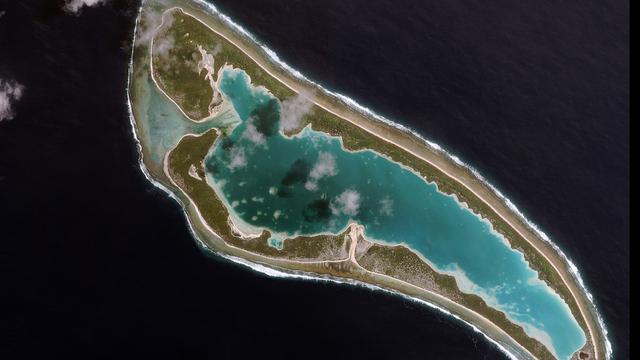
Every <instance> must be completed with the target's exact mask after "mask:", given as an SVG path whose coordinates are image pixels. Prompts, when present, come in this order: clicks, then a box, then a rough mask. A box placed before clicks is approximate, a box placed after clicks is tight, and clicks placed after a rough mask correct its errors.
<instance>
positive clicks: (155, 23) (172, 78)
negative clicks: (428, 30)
mask: <svg viewBox="0 0 640 360" xmlns="http://www.w3.org/2000/svg"><path fill="white" fill-rule="evenodd" d="M209 10H210V9H208V8H207V7H206V6H204V5H203V4H201V3H197V2H191V1H177V0H176V1H162V2H154V1H147V2H145V3H144V4H143V5H142V8H141V12H140V16H139V19H138V25H137V27H136V36H135V41H134V51H133V55H132V56H133V58H132V69H131V76H130V84H129V94H130V103H131V106H132V115H133V116H132V118H133V125H134V130H135V134H136V136H137V139H138V141H139V143H140V148H141V154H142V165H143V168H144V169H145V171H148V173H149V175H150V177H151V178H152V179H153V180H154V181H157V182H158V183H159V184H162V185H163V186H164V187H166V188H167V189H168V190H169V191H170V192H171V193H172V194H174V195H175V196H177V197H178V198H179V199H180V201H181V202H182V204H183V205H184V207H185V211H186V213H187V215H188V218H189V221H190V225H191V226H192V228H193V230H194V232H195V234H196V235H197V237H198V239H199V240H200V241H201V242H202V243H203V244H204V246H206V247H207V248H208V249H211V250H212V251H216V252H219V253H222V254H226V255H230V256H235V257H240V258H243V259H247V260H249V261H252V262H255V263H260V264H263V265H267V266H271V267H276V268H279V269H285V270H289V271H304V272H309V273H314V274H324V275H330V276H334V277H337V278H343V279H351V280H355V281H360V282H364V283H369V284H373V285H376V286H379V287H383V288H386V289H392V290H395V291H398V292H400V293H402V294H405V295H407V296H410V297H413V298H417V299H422V300H424V301H427V302H429V303H432V304H436V305H438V306H440V307H442V308H445V309H447V310H448V311H450V312H451V313H453V314H455V315H456V316H458V317H459V318H461V319H463V320H464V321H466V322H468V323H470V324H473V325H474V326H476V327H477V328H479V329H480V330H481V331H482V332H483V333H485V334H486V335H488V336H489V337H490V338H491V339H492V340H493V341H495V342H497V343H498V344H500V345H501V346H502V347H503V348H505V349H507V351H509V352H510V353H512V354H516V355H517V356H518V357H523V358H539V359H543V358H544V359H547V358H560V359H568V358H581V359H585V358H605V357H606V354H605V345H604V342H605V339H604V336H603V333H602V329H601V327H600V325H599V323H598V321H597V314H596V312H595V309H593V306H592V304H591V303H590V301H589V299H588V297H587V294H586V293H585V292H584V289H583V288H582V287H581V286H580V284H579V283H578V281H577V279H576V278H575V277H574V275H573V274H572V272H571V268H570V264H569V263H568V262H567V261H566V259H565V258H564V257H563V256H562V255H561V254H560V253H559V252H558V250H557V248H555V247H553V246H552V244H550V243H549V242H546V241H545V239H541V238H540V237H539V235H538V234H536V233H535V231H533V229H531V228H530V227H529V226H528V224H526V223H525V222H524V221H523V219H521V218H520V217H519V216H518V214H516V213H514V211H513V210H512V209H510V208H509V206H508V205H507V204H505V202H504V199H501V198H500V197H499V195H498V194H496V193H495V191H494V190H493V189H491V188H490V187H489V186H487V185H486V184H485V183H484V182H482V181H481V179H479V178H478V177H477V176H476V174H474V173H473V172H472V171H470V170H469V169H468V168H465V167H464V166H461V165H460V164H459V163H456V162H455V161H454V160H453V159H452V158H451V157H448V156H446V154H445V153H443V152H442V151H441V150H439V149H438V148H434V147H430V146H429V144H426V143H425V142H424V141H422V140H421V139H420V138H418V137H417V136H415V135H414V134H412V133H409V132H406V131H402V130H401V129H398V128H396V127H394V126H392V124H389V123H385V122H383V121H380V120H379V119H377V118H375V117H374V116H371V114H368V113H367V112H363V111H362V110H361V109H358V108H356V107H354V106H352V104H350V103H349V102H348V101H345V99H343V98H340V97H336V96H333V95H332V94H329V93H327V92H326V91H324V90H323V89H321V88H319V87H317V86H315V85H314V84H312V83H310V82H306V81H304V80H303V79H301V78H300V77H296V76H295V74H292V73H291V71H290V69H286V68H283V67H282V66H280V65H278V64H277V63H274V62H273V61H272V60H270V58H269V57H268V56H267V55H268V54H267V53H265V51H264V49H263V48H261V47H260V46H259V45H258V44H255V43H254V42H253V40H252V39H251V38H250V37H249V36H247V34H243V33H242V32H238V30H237V29H234V28H233V27H232V26H230V25H229V23H228V21H226V20H225V18H224V17H221V16H220V15H219V14H215V13H212V12H211V11H209Z"/></svg>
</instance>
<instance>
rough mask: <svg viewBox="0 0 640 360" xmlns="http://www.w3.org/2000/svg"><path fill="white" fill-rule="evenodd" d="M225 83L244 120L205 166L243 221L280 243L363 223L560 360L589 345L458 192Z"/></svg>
mask: <svg viewBox="0 0 640 360" xmlns="http://www.w3.org/2000/svg"><path fill="white" fill-rule="evenodd" d="M218 88H219V90H220V91H221V92H222V93H223V94H224V96H225V97H226V99H227V100H229V101H230V103H231V104H232V105H233V108H234V110H235V112H236V114H237V119H238V121H239V123H238V124H237V125H236V126H235V128H233V130H232V131H231V132H230V134H229V135H228V136H227V137H224V138H222V139H221V141H217V142H216V144H215V145H214V147H213V148H212V149H211V151H210V153H209V155H208V156H207V158H206V160H205V162H206V170H207V173H208V176H209V178H210V179H211V180H212V181H213V182H215V184H216V186H215V187H216V190H217V192H218V195H219V196H220V197H221V198H222V199H223V200H224V202H225V203H227V204H228V205H229V207H230V208H231V209H230V211H231V212H232V213H233V214H234V217H235V218H237V219H239V220H240V221H241V222H243V225H245V226H247V227H252V228H258V229H259V228H264V229H267V230H270V231H271V232H272V233H274V238H277V239H278V240H280V241H281V240H284V239H286V238H291V237H295V236H296V235H311V234H317V233H332V234H337V233H338V232H340V231H341V230H343V229H344V228H345V226H346V225H347V223H348V222H349V221H350V220H353V221H356V222H358V223H360V224H362V225H363V226H364V228H365V235H366V237H367V238H369V239H372V240H375V241H379V242H384V243H389V244H406V245H407V246H408V247H410V248H411V249H413V250H414V251H415V252H417V253H418V254H420V255H421V256H422V257H423V258H424V259H425V260H426V261H427V262H428V263H429V264H430V265H431V266H432V267H434V268H435V269H436V270H438V271H440V272H443V273H448V274H451V275H453V276H454V277H455V278H456V281H457V283H458V285H459V287H460V288H461V290H462V291H464V292H468V293H473V294H477V295H479V296H481V297H482V298H483V299H484V300H485V301H486V302H487V303H488V304H489V305H491V306H492V307H494V308H496V309H498V310H501V311H503V312H504V313H505V314H507V316H508V317H509V318H510V319H511V320H512V321H514V322H515V323H517V324H519V325H521V326H523V327H524V329H525V331H526V332H527V333H528V334H529V335H530V336H532V337H534V338H536V339H538V340H540V341H541V342H542V343H544V344H545V345H546V346H547V347H549V349H550V350H551V351H552V352H553V353H554V354H556V355H557V356H558V357H559V358H561V359H566V358H569V357H570V356H571V355H572V354H573V353H574V352H575V351H576V350H578V349H579V348H580V347H582V345H583V344H584V343H585V340H586V338H585V334H584V332H583V331H582V329H581V328H580V327H579V325H578V323H577V322H576V320H575V319H574V318H573V316H572V314H571V312H570V310H569V308H568V306H567V305H566V304H565V303H564V302H563V301H562V299H561V298H560V297H559V296H558V295H556V294H555V293H554V292H553V291H552V290H551V289H550V288H549V287H548V286H547V285H546V284H545V283H543V282H542V281H540V280H539V279H538V277H537V273H536V272H534V271H533V270H531V268H530V267H529V266H528V264H527V263H526V262H525V260H524V257H523V255H522V254H521V253H520V252H518V251H515V250H512V249H511V248H510V247H509V246H508V244H507V243H506V242H505V240H504V239H503V238H502V237H501V236H500V235H498V234H497V233H496V232H494V231H493V230H492V228H491V226H490V224H489V223H488V222H487V221H484V220H482V219H480V218H479V217H478V216H476V215H474V214H473V213H472V212H471V211H469V210H468V209H466V208H465V207H464V206H463V205H462V204H460V203H459V202H458V201H457V200H456V199H455V198H454V197H452V196H448V195H445V194H443V193H441V192H439V191H438V189H437V187H436V185H434V184H430V183H427V182H425V181H424V180H423V179H422V178H421V177H420V176H419V175H417V174H416V173H414V172H412V171H411V170H409V169H407V168H404V167H402V166H400V165H399V164H397V163H395V162H392V161H390V160H389V159H387V158H385V157H383V156H380V155H378V154H377V153H375V152H373V151H358V152H349V151H347V150H345V149H344V148H343V147H342V145H341V142H340V139H339V138H335V137H331V136H328V135H327V134H324V133H320V132H316V131H313V130H311V129H309V128H305V129H304V130H303V131H301V132H300V134H298V135H296V136H294V137H291V138H288V137H285V136H284V135H283V134H282V132H280V131H279V119H280V110H281V104H280V102H279V101H278V100H277V99H276V98H274V97H273V96H272V95H271V94H270V93H269V92H268V91H267V90H266V89H264V88H260V87H254V86H252V85H251V84H250V82H249V79H248V77H247V75H246V74H245V73H244V71H242V70H241V69H233V68H231V67H225V68H223V70H222V71H221V72H220V78H219V81H218ZM179 132H182V131H179ZM172 137H173V136H172ZM171 142H173V139H172V141H171ZM285 241H295V240H285ZM272 243H273V244H274V246H276V245H277V244H278V241H273V242H272Z"/></svg>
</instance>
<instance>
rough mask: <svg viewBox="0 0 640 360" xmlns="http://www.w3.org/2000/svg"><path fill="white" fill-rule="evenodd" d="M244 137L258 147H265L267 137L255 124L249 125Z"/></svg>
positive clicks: (250, 123) (243, 134)
mask: <svg viewBox="0 0 640 360" xmlns="http://www.w3.org/2000/svg"><path fill="white" fill-rule="evenodd" d="M242 137H243V138H246V139H249V140H250V141H251V142H252V143H254V144H256V145H263V144H264V143H265V141H266V138H265V136H264V135H263V134H262V133H260V132H259V131H258V129H257V128H256V126H255V125H254V124H253V122H249V123H248V124H247V127H246V129H245V130H244V132H243V133H242Z"/></svg>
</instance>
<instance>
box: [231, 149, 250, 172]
mask: <svg viewBox="0 0 640 360" xmlns="http://www.w3.org/2000/svg"><path fill="white" fill-rule="evenodd" d="M229 157H230V160H229V169H231V171H234V170H236V169H240V168H243V167H245V166H247V156H246V155H245V153H244V149H243V148H241V147H238V146H234V147H232V148H231V150H230V151H229Z"/></svg>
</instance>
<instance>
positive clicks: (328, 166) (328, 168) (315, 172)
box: [304, 151, 338, 191]
mask: <svg viewBox="0 0 640 360" xmlns="http://www.w3.org/2000/svg"><path fill="white" fill-rule="evenodd" d="M337 173H338V169H337V168H336V158H335V156H333V155H332V154H331V153H328V152H322V151H321V152H320V154H319V155H318V161H316V163H315V165H313V169H311V172H310V173H309V177H308V179H307V182H306V183H305V184H304V187H305V188H306V189H307V190H309V191H315V190H318V181H320V179H322V178H324V177H329V176H334V175H336V174H337Z"/></svg>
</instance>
